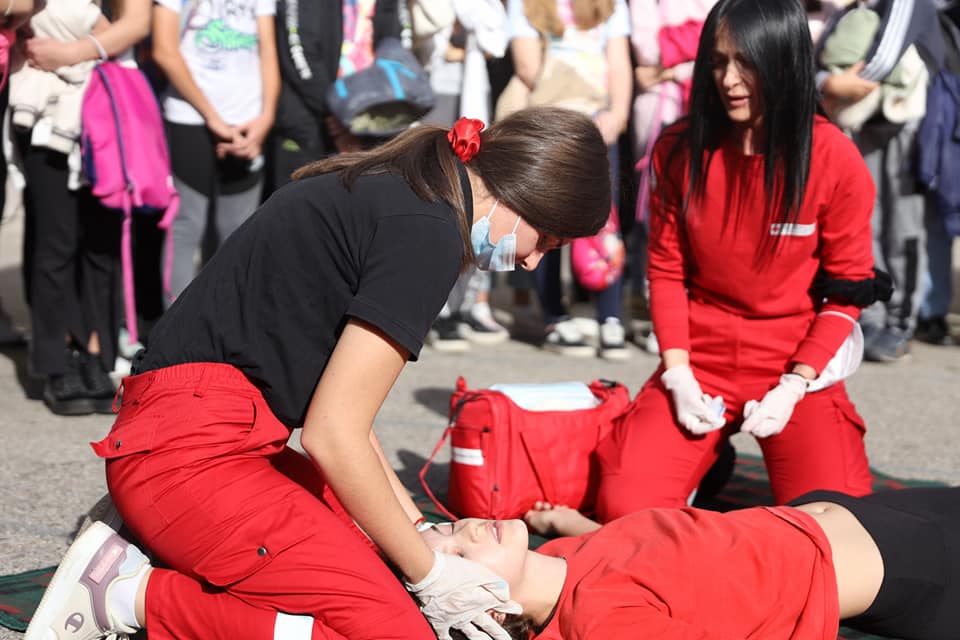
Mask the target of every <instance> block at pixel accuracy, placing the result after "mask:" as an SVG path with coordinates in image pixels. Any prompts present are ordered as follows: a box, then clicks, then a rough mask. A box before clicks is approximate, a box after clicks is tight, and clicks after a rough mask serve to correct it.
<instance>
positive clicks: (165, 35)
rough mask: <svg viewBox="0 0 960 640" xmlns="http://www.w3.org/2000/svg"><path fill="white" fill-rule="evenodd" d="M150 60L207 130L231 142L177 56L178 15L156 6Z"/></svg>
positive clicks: (226, 128)
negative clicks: (194, 110)
mask: <svg viewBox="0 0 960 640" xmlns="http://www.w3.org/2000/svg"><path fill="white" fill-rule="evenodd" d="M153 59H154V61H155V62H156V63H157V66H159V67H160V69H161V70H162V71H163V72H164V74H166V76H167V79H168V80H170V84H172V85H173V86H174V88H175V89H176V90H177V91H178V92H179V93H180V95H181V96H183V99H184V100H186V101H187V102H189V103H190V104H191V105H192V106H193V108H194V109H196V110H197V111H198V112H199V113H200V115H201V116H202V117H203V119H204V121H205V122H206V123H207V128H209V129H210V130H211V131H212V132H213V133H214V135H216V136H217V137H218V138H220V139H221V140H232V139H233V137H234V132H233V129H232V128H230V127H229V126H228V125H227V123H226V122H224V121H223V118H221V117H220V114H219V113H217V110H216V109H214V108H213V105H211V104H210V101H209V100H207V96H205V95H204V94H203V91H202V90H201V89H200V87H199V86H198V85H197V83H196V81H195V80H194V79H193V75H191V73H190V68H189V67H187V63H186V61H185V60H184V59H183V56H182V55H180V16H179V14H178V13H177V12H176V11H172V10H170V9H167V8H166V7H162V6H160V5H156V6H154V8H153Z"/></svg>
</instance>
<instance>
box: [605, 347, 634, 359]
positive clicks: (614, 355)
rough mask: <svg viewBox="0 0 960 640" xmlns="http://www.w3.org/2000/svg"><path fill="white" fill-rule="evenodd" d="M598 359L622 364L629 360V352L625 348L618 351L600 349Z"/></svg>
mask: <svg viewBox="0 0 960 640" xmlns="http://www.w3.org/2000/svg"><path fill="white" fill-rule="evenodd" d="M599 355H600V357H601V358H603V359H604V360H616V361H619V362H622V361H624V360H629V359H630V351H628V350H627V348H626V347H621V348H619V349H600V354H599Z"/></svg>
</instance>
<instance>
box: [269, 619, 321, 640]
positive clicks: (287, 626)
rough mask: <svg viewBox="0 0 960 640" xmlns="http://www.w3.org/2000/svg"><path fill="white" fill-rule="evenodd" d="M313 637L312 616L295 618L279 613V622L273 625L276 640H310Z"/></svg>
mask: <svg viewBox="0 0 960 640" xmlns="http://www.w3.org/2000/svg"><path fill="white" fill-rule="evenodd" d="M312 635H313V617H312V616H293V615H290V614H289V613H280V612H277V620H276V622H274V623H273V638H274V640H300V639H301V638H302V639H303V640H310V637H311V636H312Z"/></svg>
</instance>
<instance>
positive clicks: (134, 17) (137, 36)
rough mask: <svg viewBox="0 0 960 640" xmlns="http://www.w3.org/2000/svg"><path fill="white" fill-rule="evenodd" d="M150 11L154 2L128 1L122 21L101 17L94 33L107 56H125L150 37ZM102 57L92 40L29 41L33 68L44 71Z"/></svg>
mask: <svg viewBox="0 0 960 640" xmlns="http://www.w3.org/2000/svg"><path fill="white" fill-rule="evenodd" d="M2 1H3V0H0V2H2ZM150 11H151V0H125V2H124V4H123V11H122V13H121V14H120V17H119V18H117V19H116V20H115V21H113V22H110V21H108V20H107V19H106V18H101V19H100V20H99V21H98V22H97V24H96V25H95V26H94V28H93V33H94V35H95V37H96V39H97V42H99V43H100V46H101V47H103V50H104V52H105V53H106V54H107V56H108V57H113V56H116V55H119V54H121V53H123V52H124V51H126V50H127V49H129V48H130V47H132V46H133V45H135V44H137V43H138V42H140V41H141V40H143V39H144V38H146V37H147V35H149V33H150ZM99 58H100V50H99V49H98V48H97V45H96V44H95V43H94V42H93V40H91V39H90V38H80V39H79V40H73V41H71V42H60V41H57V40H52V39H50V38H30V39H29V40H27V60H28V61H29V62H30V64H31V66H34V67H37V68H39V69H43V70H44V71H53V70H55V69H58V68H59V67H63V66H70V65H74V64H78V63H80V62H85V61H87V60H98V59H99Z"/></svg>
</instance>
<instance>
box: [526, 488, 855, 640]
mask: <svg viewBox="0 0 960 640" xmlns="http://www.w3.org/2000/svg"><path fill="white" fill-rule="evenodd" d="M540 551H541V552H542V553H545V554H547V555H551V556H557V557H563V558H566V560H567V577H566V581H565V582H564V585H563V591H562V593H561V595H560V599H559V601H558V603H557V607H556V610H555V611H554V614H553V616H552V617H551V618H550V620H549V622H548V623H547V625H546V627H545V628H544V629H543V630H542V631H541V632H540V633H539V634H538V635H537V636H536V639H537V640H587V639H594V638H656V639H657V640H694V639H697V640H734V639H736V640H748V639H756V640H788V639H793V640H836V637H837V630H838V627H839V615H840V608H839V600H838V594H837V581H836V575H835V573H834V567H833V559H832V555H831V550H830V543H829V542H828V541H827V539H826V537H825V535H824V533H823V530H822V529H821V528H820V526H819V525H818V524H817V522H816V521H815V520H814V519H813V518H811V517H810V516H809V515H807V514H806V513H804V512H802V511H798V510H796V509H793V508H791V507H768V508H758V509H745V510H742V511H733V512H730V513H717V512H713V511H704V510H700V509H646V510H643V511H637V512H635V513H632V514H630V515H628V516H624V517H623V518H619V519H617V520H614V521H612V522H610V523H608V524H606V525H604V527H603V528H602V529H599V530H598V531H595V532H593V533H590V534H586V535H583V536H578V537H575V538H559V539H557V540H553V541H551V542H548V543H547V544H545V545H544V546H543V547H541V548H540Z"/></svg>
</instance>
